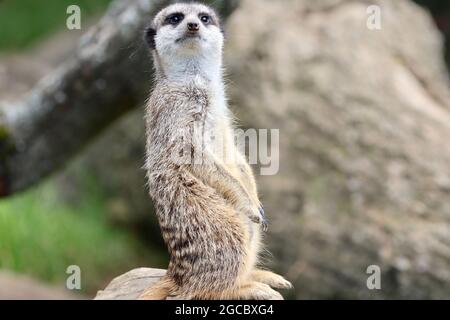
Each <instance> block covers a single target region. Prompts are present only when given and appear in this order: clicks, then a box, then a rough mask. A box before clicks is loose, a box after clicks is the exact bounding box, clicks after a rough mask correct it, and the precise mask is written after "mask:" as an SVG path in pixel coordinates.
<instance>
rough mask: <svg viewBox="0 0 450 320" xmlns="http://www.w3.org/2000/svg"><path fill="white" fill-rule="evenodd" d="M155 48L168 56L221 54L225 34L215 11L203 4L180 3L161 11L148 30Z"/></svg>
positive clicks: (147, 32)
mask: <svg viewBox="0 0 450 320" xmlns="http://www.w3.org/2000/svg"><path fill="white" fill-rule="evenodd" d="M146 41H147V43H148V45H149V46H150V48H151V49H153V50H156V51H157V52H158V54H159V55H160V56H162V57H164V56H171V57H173V56H174V55H175V56H185V55H210V54H220V53H221V52H222V47H223V34H222V30H221V28H220V22H219V18H218V16H217V14H216V13H215V11H214V10H213V9H212V8H210V7H208V6H206V5H203V4H198V3H177V4H173V5H170V6H168V7H166V8H165V9H163V10H161V11H160V12H159V13H158V14H157V15H156V17H155V19H154V20H153V26H152V27H151V28H148V29H147V31H146Z"/></svg>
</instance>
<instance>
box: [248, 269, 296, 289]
mask: <svg viewBox="0 0 450 320" xmlns="http://www.w3.org/2000/svg"><path fill="white" fill-rule="evenodd" d="M250 279H251V280H253V281H257V282H262V283H265V284H267V285H269V286H271V287H272V288H276V289H291V288H293V286H292V283H290V282H289V281H287V280H286V279H285V278H284V277H282V276H280V275H279V274H276V273H274V272H272V271H268V270H261V269H255V270H252V271H251V272H250Z"/></svg>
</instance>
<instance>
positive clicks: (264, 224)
mask: <svg viewBox="0 0 450 320" xmlns="http://www.w3.org/2000/svg"><path fill="white" fill-rule="evenodd" d="M259 214H260V215H261V219H262V221H261V226H262V231H264V232H267V229H269V223H268V221H267V219H266V214H265V212H264V207H263V206H261V207H259Z"/></svg>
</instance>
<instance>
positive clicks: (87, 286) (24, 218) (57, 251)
mask: <svg viewBox="0 0 450 320" xmlns="http://www.w3.org/2000/svg"><path fill="white" fill-rule="evenodd" d="M89 180H90V179H89V178H87V177H86V178H83V181H84V182H83V194H82V195H81V197H80V198H81V199H82V201H80V202H79V203H78V204H76V205H75V204H68V203H67V202H64V201H61V197H60V194H59V190H58V189H57V186H56V184H55V183H54V182H53V181H48V182H46V183H44V184H43V185H41V186H39V187H37V188H34V189H33V190H31V191H28V192H26V193H23V194H20V195H17V196H14V197H12V198H10V199H6V200H2V201H0V269H3V268H5V269H9V270H14V271H15V272H19V273H26V274H29V275H32V276H35V277H37V278H40V279H44V280H47V281H49V282H52V283H55V284H60V285H64V284H65V279H66V277H67V275H66V273H65V271H66V268H67V267H68V266H69V265H78V266H80V268H81V272H82V283H83V285H82V287H83V291H84V292H88V293H93V292H95V290H97V289H98V288H100V287H102V286H103V285H104V284H105V281H108V279H109V278H110V277H112V276H117V275H118V273H120V272H124V271H127V270H128V269H131V268H134V267H137V266H139V265H144V264H149V263H152V265H155V264H160V263H162V261H161V260H159V259H160V258H159V257H158V256H157V255H156V256H152V258H150V256H149V253H151V252H158V251H157V250H152V248H148V247H147V248H144V246H143V245H142V244H141V243H139V242H138V241H137V240H136V239H135V238H133V236H132V235H131V234H130V233H128V232H126V231H125V230H121V229H118V228H114V227H112V226H110V225H109V224H108V221H106V219H105V216H106V215H105V205H104V203H105V202H104V199H103V196H102V194H101V189H100V188H99V187H98V186H97V185H96V183H95V182H94V181H89ZM150 261H151V262H150Z"/></svg>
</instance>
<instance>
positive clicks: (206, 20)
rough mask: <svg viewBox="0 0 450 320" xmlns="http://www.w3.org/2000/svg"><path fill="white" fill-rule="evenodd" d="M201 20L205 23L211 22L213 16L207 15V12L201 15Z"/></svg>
mask: <svg viewBox="0 0 450 320" xmlns="http://www.w3.org/2000/svg"><path fill="white" fill-rule="evenodd" d="M200 20H201V21H202V22H203V23H204V24H209V23H210V22H211V16H209V15H207V14H202V15H201V16H200Z"/></svg>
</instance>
